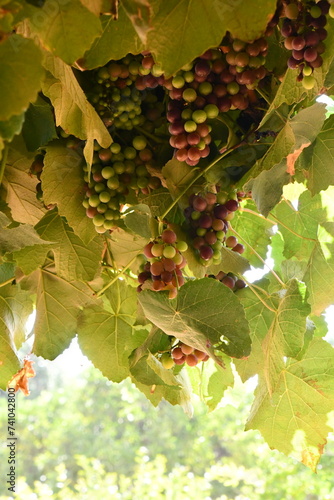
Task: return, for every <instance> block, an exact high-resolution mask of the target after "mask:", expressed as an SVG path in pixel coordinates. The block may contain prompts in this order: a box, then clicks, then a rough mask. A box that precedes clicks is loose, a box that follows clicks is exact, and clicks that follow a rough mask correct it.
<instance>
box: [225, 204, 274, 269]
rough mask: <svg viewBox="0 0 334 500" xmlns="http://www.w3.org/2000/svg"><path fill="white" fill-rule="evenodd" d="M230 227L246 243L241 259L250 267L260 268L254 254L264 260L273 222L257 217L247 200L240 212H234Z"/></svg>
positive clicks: (259, 262) (259, 261) (258, 260)
mask: <svg viewBox="0 0 334 500" xmlns="http://www.w3.org/2000/svg"><path fill="white" fill-rule="evenodd" d="M248 210H251V212H248ZM232 225H233V229H234V230H235V231H236V232H237V233H238V234H240V235H242V238H244V239H245V241H246V242H247V243H248V245H245V252H244V253H243V254H242V255H243V257H244V258H246V259H247V260H248V261H249V263H250V264H251V265H252V266H254V267H262V266H263V262H262V261H261V260H260V259H259V257H258V256H257V255H256V254H258V255H260V257H262V259H265V258H266V255H267V251H268V245H269V244H270V241H271V236H272V235H273V232H272V227H273V222H270V221H268V220H267V219H265V218H264V217H262V216H261V215H259V214H258V213H257V209H256V206H255V204H254V202H253V201H251V200H248V201H247V203H246V204H245V205H243V206H242V210H237V211H236V213H235V217H234V219H233V221H232ZM231 234H232V233H231ZM241 243H243V240H241ZM255 252H256V253H255Z"/></svg>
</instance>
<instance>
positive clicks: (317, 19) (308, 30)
mask: <svg viewBox="0 0 334 500" xmlns="http://www.w3.org/2000/svg"><path fill="white" fill-rule="evenodd" d="M283 5H284V14H283V15H284V16H285V19H284V20H283V23H282V26H281V33H282V35H283V37H284V38H285V40H284V46H285V48H286V49H288V50H289V51H291V57H290V58H289V60H288V67H289V68H291V69H297V70H298V72H299V73H298V76H297V80H298V81H301V82H302V84H303V86H304V87H305V88H306V89H312V88H313V87H314V85H315V78H314V76H313V71H314V69H315V68H320V67H321V66H322V62H323V61H322V56H321V54H323V52H324V51H325V48H326V47H325V44H324V40H325V39H326V38H327V31H326V29H325V26H326V24H327V17H326V15H327V14H328V12H329V9H330V4H329V2H328V1H327V0H320V2H318V3H316V2H315V1H313V0H311V1H308V2H307V3H304V2H301V1H297V0H293V1H284V2H283Z"/></svg>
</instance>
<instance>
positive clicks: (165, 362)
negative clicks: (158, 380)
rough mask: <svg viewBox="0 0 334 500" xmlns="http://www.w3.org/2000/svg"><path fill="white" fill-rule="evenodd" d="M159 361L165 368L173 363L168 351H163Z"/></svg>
mask: <svg viewBox="0 0 334 500" xmlns="http://www.w3.org/2000/svg"><path fill="white" fill-rule="evenodd" d="M160 362H161V364H162V366H163V367H164V368H166V370H170V369H171V368H173V366H174V365H175V361H174V360H173V358H172V357H171V355H170V354H169V353H168V352H164V353H163V354H162V355H161V358H160Z"/></svg>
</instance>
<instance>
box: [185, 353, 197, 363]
mask: <svg viewBox="0 0 334 500" xmlns="http://www.w3.org/2000/svg"><path fill="white" fill-rule="evenodd" d="M186 363H187V365H188V366H196V365H197V364H198V359H197V358H196V356H195V355H194V354H188V355H187V356H186Z"/></svg>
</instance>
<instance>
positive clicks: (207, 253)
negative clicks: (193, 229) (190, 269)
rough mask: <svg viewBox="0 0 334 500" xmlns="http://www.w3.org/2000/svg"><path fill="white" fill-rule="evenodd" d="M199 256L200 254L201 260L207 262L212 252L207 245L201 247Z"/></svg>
mask: <svg viewBox="0 0 334 500" xmlns="http://www.w3.org/2000/svg"><path fill="white" fill-rule="evenodd" d="M199 254H200V256H201V258H202V259H204V260H209V259H211V257H212V256H213V250H212V248H211V247H209V246H208V245H203V246H202V247H201V248H200V249H199Z"/></svg>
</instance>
